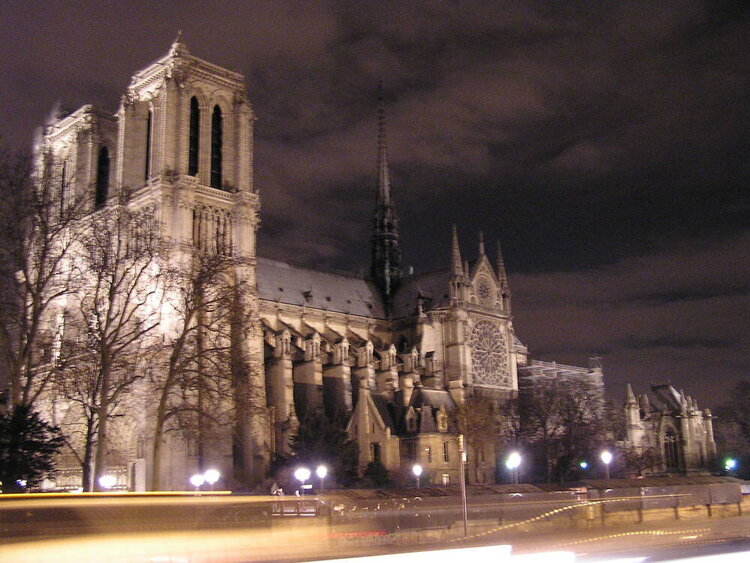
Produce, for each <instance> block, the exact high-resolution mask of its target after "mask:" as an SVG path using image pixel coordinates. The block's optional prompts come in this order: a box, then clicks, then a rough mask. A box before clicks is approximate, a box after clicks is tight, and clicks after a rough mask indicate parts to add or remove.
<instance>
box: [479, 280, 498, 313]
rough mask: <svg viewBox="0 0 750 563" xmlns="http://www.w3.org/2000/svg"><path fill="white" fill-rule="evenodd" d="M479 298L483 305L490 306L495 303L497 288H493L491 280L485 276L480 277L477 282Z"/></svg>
mask: <svg viewBox="0 0 750 563" xmlns="http://www.w3.org/2000/svg"><path fill="white" fill-rule="evenodd" d="M476 292H477V299H478V300H479V303H480V304H481V305H484V306H485V307H489V306H491V305H494V303H495V290H494V289H493V288H492V285H491V284H490V281H489V280H488V279H487V278H485V277H481V278H479V281H478V282H477V289H476Z"/></svg>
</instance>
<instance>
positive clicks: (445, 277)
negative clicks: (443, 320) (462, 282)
mask: <svg viewBox="0 0 750 563" xmlns="http://www.w3.org/2000/svg"><path fill="white" fill-rule="evenodd" d="M450 279H451V272H450V270H448V269H446V270H438V271H435V272H427V273H424V274H418V275H416V276H411V277H408V278H404V279H403V280H401V285H400V287H399V288H398V291H396V295H395V296H394V298H393V317H394V318H400V317H406V316H409V315H413V314H414V313H416V311H417V297H418V296H419V295H422V296H423V297H425V298H427V299H429V302H428V303H427V304H425V309H434V308H436V307H443V306H445V305H448V304H449V303H450V297H449V293H448V292H449V291H450Z"/></svg>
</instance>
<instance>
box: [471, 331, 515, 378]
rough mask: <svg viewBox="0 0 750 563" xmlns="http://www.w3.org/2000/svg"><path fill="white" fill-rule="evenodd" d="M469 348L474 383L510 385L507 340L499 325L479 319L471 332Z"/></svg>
mask: <svg viewBox="0 0 750 563" xmlns="http://www.w3.org/2000/svg"><path fill="white" fill-rule="evenodd" d="M471 348H472V352H471V359H472V365H473V373H474V382H475V383H479V384H484V385H498V386H507V385H510V375H509V372H508V342H507V340H506V339H505V335H504V334H503V332H502V331H501V330H500V327H498V326H497V325H496V324H495V323H492V322H489V321H479V322H478V323H477V324H476V326H475V327H474V330H473V331H472V333H471Z"/></svg>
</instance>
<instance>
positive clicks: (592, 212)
mask: <svg viewBox="0 0 750 563" xmlns="http://www.w3.org/2000/svg"><path fill="white" fill-rule="evenodd" d="M0 19H1V20H2V21H3V22H4V24H5V26H4V28H5V29H4V33H3V35H2V38H0V72H1V75H2V76H3V80H2V81H0V100H2V102H3V103H2V104H0V123H2V133H0V134H2V136H3V138H4V139H5V141H6V142H8V143H10V144H13V145H25V146H27V145H28V144H29V143H30V141H31V133H32V131H33V129H34V127H36V126H37V125H39V124H41V123H42V122H43V121H44V119H45V116H46V115H47V113H48V111H49V110H50V108H51V107H52V106H53V105H54V104H55V103H56V102H57V101H58V100H60V101H62V103H63V104H64V105H65V106H67V107H78V106H80V105H82V104H84V103H95V104H98V105H100V106H102V107H103V108H105V109H110V110H114V109H115V108H116V106H117V104H118V102H119V96H120V95H121V93H122V91H123V90H124V88H125V86H126V85H127V81H128V80H129V77H130V76H131V74H132V73H133V72H134V71H135V70H137V69H139V68H143V67H144V66H145V65H146V64H148V63H149V62H150V61H151V60H153V59H156V58H157V57H159V56H161V55H162V54H163V53H164V52H166V50H167V49H168V46H169V44H170V42H171V41H172V39H173V38H174V36H175V34H176V32H177V30H178V29H182V31H183V39H184V41H185V42H186V43H187V44H188V46H189V48H190V50H191V52H192V53H193V54H195V55H196V56H199V57H201V58H204V59H207V60H210V61H212V62H215V63H217V64H220V65H223V66H226V67H229V68H232V69H236V70H240V71H242V72H243V73H244V74H245V77H246V80H247V83H248V89H249V92H250V97H251V100H252V102H253V105H254V109H255V112H256V114H257V115H258V117H259V121H258V123H257V130H256V155H255V162H256V185H257V186H258V188H259V189H260V190H261V194H262V202H263V215H262V217H263V229H262V232H261V235H260V237H261V238H260V247H261V249H262V251H263V252H265V253H267V254H272V255H274V256H276V257H279V258H284V259H290V260H295V261H297V262H303V263H308V264H325V265H328V266H334V267H340V268H348V269H353V270H357V269H360V268H363V267H366V262H367V256H368V245H367V238H368V235H369V228H370V217H371V215H370V214H371V203H372V200H373V195H374V187H375V186H374V184H375V173H374V172H375V156H376V155H375V129H376V124H375V116H374V104H375V98H376V95H377V89H378V86H377V84H378V82H379V81H382V83H383V88H384V92H385V96H386V99H387V102H388V131H389V134H388V142H389V152H390V157H391V165H392V175H393V187H394V196H395V199H396V201H397V203H398V209H399V213H400V216H401V219H402V234H403V246H404V255H405V259H406V260H407V262H408V263H409V264H413V265H414V266H415V267H416V269H417V270H424V269H430V268H436V267H442V266H445V265H446V260H447V249H448V233H449V228H450V224H451V223H454V222H455V223H458V224H459V232H460V234H461V238H462V241H463V242H464V243H465V247H466V253H468V254H470V246H476V231H478V230H479V229H482V230H483V231H484V232H485V236H486V238H487V239H488V240H489V241H494V240H495V239H499V240H500V241H502V244H503V250H504V253H505V257H506V263H507V265H508V267H509V268H510V270H511V272H512V273H513V276H512V280H511V281H512V286H513V290H514V305H515V315H516V326H517V330H518V333H519V336H520V337H521V338H522V339H523V340H524V342H525V343H527V344H528V345H529V346H530V348H531V350H532V352H534V353H536V354H538V355H540V356H544V357H546V358H547V359H558V360H560V361H567V362H573V363H580V362H582V361H585V360H586V355H587V354H589V353H591V354H594V353H599V354H605V365H606V366H607V374H608V379H609V381H610V384H611V388H612V389H617V388H618V386H619V387H621V386H622V384H623V383H624V382H625V381H626V380H631V381H633V382H634V383H636V384H638V385H640V386H643V385H646V384H647V383H648V382H656V381H665V380H672V381H673V383H675V384H679V386H684V387H686V389H687V390H688V391H690V392H693V394H695V395H698V391H699V390H701V391H704V390H705V389H706V388H708V387H709V385H710V386H711V387H712V388H713V387H715V386H718V387H719V388H722V389H723V388H727V387H728V386H729V384H730V383H731V381H733V380H735V379H736V378H738V377H740V376H743V375H747V374H748V360H747V358H748V357H749V356H750V354H748V353H749V352H750V350H748V348H747V344H745V342H746V341H747V338H746V335H747V334H748V329H750V326H748V320H747V317H748V315H747V312H748V311H749V310H750V307H748V305H750V303H748V285H747V280H748V279H750V278H749V277H748V274H750V272H749V271H748V264H750V256H748V254H749V253H750V250H749V249H750V230H749V229H748V225H750V201H749V200H748V195H747V187H748V161H749V159H748V153H749V152H750V151H749V149H750V143H748V132H747V125H746V124H747V123H748V122H750V83H748V80H747V76H748V75H750V68H749V67H750V58H748V57H747V52H748V51H749V50H750V49H749V47H750V41H749V40H748V38H749V37H750V20H749V19H748V12H747V9H746V8H745V7H744V3H741V2H734V1H728V0H717V1H706V2H701V1H693V0H690V1H687V0H686V1H673V2H658V3H629V2H621V1H614V0H612V1H604V2H565V3H557V4H555V3H549V2H541V1H540V2H522V3H519V2H480V1H464V2H460V3H456V2H382V1H378V2H375V1H373V2H366V1H358V2H308V1H305V2H283V3H281V2H253V3H252V4H250V5H248V3H247V2H222V3H218V4H206V3H198V2H196V3H193V2H170V1H165V2H159V3H152V2H144V1H132V2H127V3H122V2H120V3H115V2H89V1H87V2H83V1H67V2H58V3H52V2H46V1H24V2H21V1H19V0H8V1H6V2H5V3H3V4H2V5H0ZM708 382H710V383H708ZM691 387H693V388H695V391H693V390H691V389H690V388H691ZM719 396H720V395H719V394H717V393H712V394H711V399H710V400H717V399H716V398H717V397H719Z"/></svg>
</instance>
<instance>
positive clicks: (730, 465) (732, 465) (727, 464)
mask: <svg viewBox="0 0 750 563" xmlns="http://www.w3.org/2000/svg"><path fill="white" fill-rule="evenodd" d="M724 469H726V470H727V472H729V471H734V470H735V469H737V460H736V459H734V458H733V457H728V458H727V459H726V460H725V461H724Z"/></svg>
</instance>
